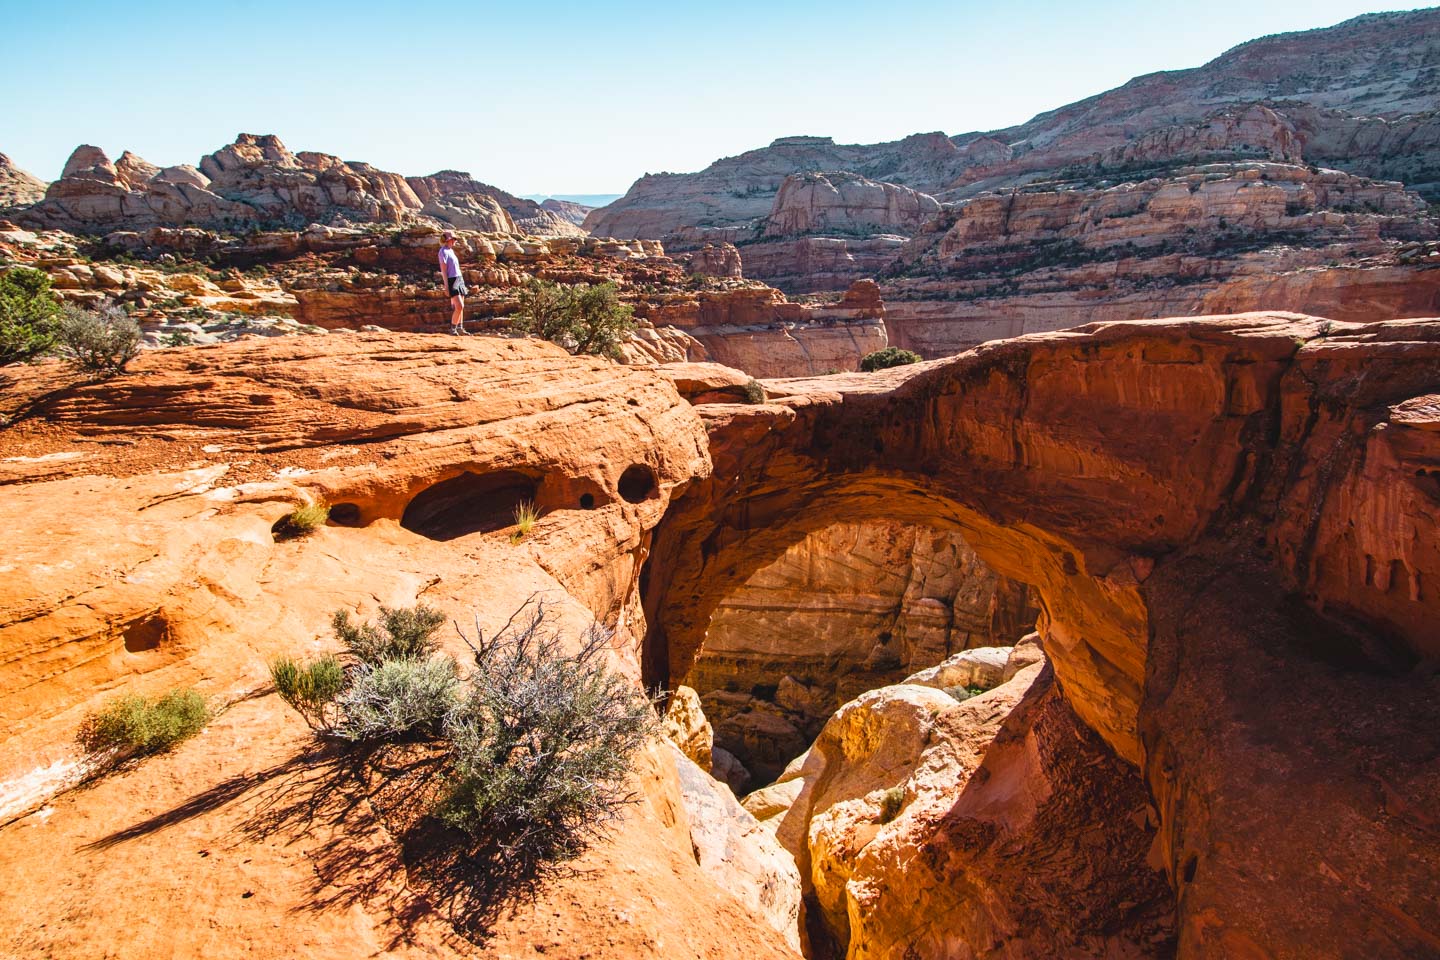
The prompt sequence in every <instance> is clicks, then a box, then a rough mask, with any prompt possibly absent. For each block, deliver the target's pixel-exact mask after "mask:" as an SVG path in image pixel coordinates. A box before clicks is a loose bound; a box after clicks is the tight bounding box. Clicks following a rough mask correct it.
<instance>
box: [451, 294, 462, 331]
mask: <svg viewBox="0 0 1440 960" xmlns="http://www.w3.org/2000/svg"><path fill="white" fill-rule="evenodd" d="M450 302H451V304H453V305H454V307H455V309H454V310H453V311H451V313H450V329H451V330H463V329H465V326H464V324H465V298H464V297H451V298H450Z"/></svg>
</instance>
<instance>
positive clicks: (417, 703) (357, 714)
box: [331, 656, 458, 742]
mask: <svg viewBox="0 0 1440 960" xmlns="http://www.w3.org/2000/svg"><path fill="white" fill-rule="evenodd" d="M457 686H458V681H457V680H456V679H455V661H454V660H453V659H451V658H450V657H446V656H435V657H428V658H426V659H424V660H408V659H397V660H385V661H382V662H381V663H379V664H378V665H374V666H372V665H371V664H368V663H362V664H360V666H359V667H358V668H357V669H356V670H355V673H354V675H353V676H352V678H351V681H350V684H349V686H347V687H346V688H345V689H344V690H343V691H342V692H341V693H340V695H339V697H338V698H337V699H336V700H335V709H336V711H337V713H338V714H339V716H338V719H336V721H335V723H334V724H333V725H332V727H331V732H332V733H333V734H334V735H335V736H337V737H340V738H341V739H343V740H350V741H355V742H359V741H372V742H373V741H380V740H394V739H398V738H403V737H426V736H428V737H432V738H433V737H434V735H435V734H437V733H438V732H439V731H440V726H441V724H442V723H443V722H444V720H445V717H446V715H447V714H448V713H449V712H450V709H451V707H452V706H453V705H454V702H455V693H456V688H457Z"/></svg>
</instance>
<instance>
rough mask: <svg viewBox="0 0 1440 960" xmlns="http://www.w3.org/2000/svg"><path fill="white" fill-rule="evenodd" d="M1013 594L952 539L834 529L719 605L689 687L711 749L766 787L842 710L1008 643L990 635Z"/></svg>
mask: <svg viewBox="0 0 1440 960" xmlns="http://www.w3.org/2000/svg"><path fill="white" fill-rule="evenodd" d="M1009 588H1010V585H1009V584H1008V583H1002V581H1001V579H1000V578H999V577H997V576H996V575H995V574H994V573H993V572H992V571H991V570H990V569H989V568H988V567H986V566H985V564H984V563H983V562H981V561H980V559H979V558H978V557H976V556H975V554H974V552H973V551H972V550H971V549H970V548H969V547H968V546H967V545H966V544H965V541H964V540H963V539H960V538H958V537H956V536H954V535H953V534H952V533H950V532H948V531H945V532H942V531H937V530H933V529H929V528H926V527H921V526H913V525H909V524H901V523H893V522H889V523H887V522H874V523H869V524H854V523H843V522H842V523H838V524H835V525H834V526H830V527H826V528H825V529H823V530H819V531H816V532H815V533H812V534H810V535H809V536H807V537H806V538H805V539H804V540H802V541H801V542H799V543H797V544H795V545H794V546H792V547H790V548H789V549H788V550H787V551H785V553H784V554H783V555H782V556H781V557H779V558H778V559H776V560H775V561H774V562H773V563H771V564H770V565H769V566H767V567H765V568H764V569H762V570H759V571H757V572H756V573H755V574H754V575H753V576H752V577H750V579H749V580H747V581H746V582H745V583H744V585H743V586H741V587H739V588H738V589H737V590H735V592H734V593H732V594H730V595H729V596H728V597H726V598H725V600H724V602H723V603H721V604H720V605H719V606H718V607H717V608H716V610H715V613H714V616H713V618H712V620H711V621H710V625H709V628H708V629H707V631H706V633H705V640H704V644H703V646H702V648H701V653H700V656H699V657H698V658H697V659H696V661H695V664H694V666H693V667H692V668H691V670H690V672H689V673H688V674H687V683H689V684H690V685H691V686H693V687H694V688H695V689H696V690H697V691H698V692H699V693H700V694H701V697H702V700H703V702H704V708H705V716H706V717H707V718H708V720H709V721H710V723H711V724H712V725H713V726H714V727H715V738H716V743H718V744H719V745H720V746H721V747H723V748H724V749H725V750H726V751H728V752H729V753H730V754H731V755H733V756H734V757H735V758H737V759H738V760H739V761H740V763H741V764H742V765H743V766H744V767H745V768H746V769H747V770H748V772H749V773H750V774H751V775H752V777H753V781H752V782H753V783H754V784H756V785H760V784H764V783H768V782H770V781H771V780H773V779H775V777H776V776H777V775H778V774H779V773H780V771H781V770H782V769H783V768H784V767H785V765H786V764H787V763H789V762H790V760H791V759H792V758H793V757H795V756H797V755H798V754H800V753H801V752H803V751H804V749H805V747H806V745H807V744H809V743H810V742H811V741H812V740H813V739H814V738H815V736H816V734H818V733H819V732H820V727H821V725H822V724H824V722H825V720H826V719H827V718H828V717H829V716H830V714H831V713H833V712H834V711H835V710H836V709H837V708H838V707H839V706H840V705H841V704H843V703H845V702H846V701H848V700H851V699H853V698H855V697H856V696H858V695H860V694H861V693H864V692H865V691H866V690H871V689H874V688H876V687H881V686H885V685H886V684H890V683H895V682H898V681H899V680H900V679H901V678H903V677H905V676H906V675H907V674H911V673H914V672H915V671H917V670H919V669H921V668H924V667H930V666H932V665H934V664H937V663H939V662H940V661H942V660H944V659H946V658H947V657H948V656H950V655H951V654H952V653H955V652H956V651H959V650H964V649H966V648H968V647H972V646H984V645H986V644H991V643H994V642H996V641H997V639H998V640H999V642H1007V641H1008V642H1014V641H1015V640H1018V639H1019V637H1018V636H1013V637H1008V638H996V637H994V636H993V634H992V632H991V630H992V615H993V613H994V610H995V607H996V605H997V602H999V601H1001V598H1000V597H999V596H997V595H998V594H1000V593H1001V592H1002V591H1005V590H1007V589H1009ZM1019 591H1020V594H1021V597H1022V598H1023V596H1024V587H1023V586H1022V587H1020V588H1019ZM1022 602H1023V599H1022Z"/></svg>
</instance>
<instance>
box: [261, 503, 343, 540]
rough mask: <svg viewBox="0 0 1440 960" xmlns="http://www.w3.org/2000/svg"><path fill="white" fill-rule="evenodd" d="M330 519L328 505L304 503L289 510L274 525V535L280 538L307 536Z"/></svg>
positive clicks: (291, 538)
mask: <svg viewBox="0 0 1440 960" xmlns="http://www.w3.org/2000/svg"><path fill="white" fill-rule="evenodd" d="M329 519H330V507H329V505H328V504H324V503H304V504H301V505H300V506H298V507H296V508H295V509H294V510H291V511H290V512H289V513H287V514H286V515H285V516H284V517H282V518H281V519H280V522H278V523H276V524H275V526H274V528H273V529H274V531H275V536H276V537H278V538H279V539H281V540H293V539H295V538H296V537H307V536H309V535H310V534H312V533H314V532H315V531H316V530H319V529H320V528H321V527H323V526H325V521H327V520H329Z"/></svg>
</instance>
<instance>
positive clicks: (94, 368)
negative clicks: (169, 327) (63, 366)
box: [55, 303, 141, 375]
mask: <svg viewBox="0 0 1440 960" xmlns="http://www.w3.org/2000/svg"><path fill="white" fill-rule="evenodd" d="M55 336H56V341H57V346H58V348H59V353H60V355H61V356H62V357H64V358H65V359H66V360H68V361H69V362H70V363H72V364H74V365H75V366H76V367H79V368H80V369H81V370H84V371H85V372H86V373H93V374H100V375H104V374H114V373H119V372H121V371H122V370H124V369H125V365H126V364H128V363H129V362H130V361H131V360H133V359H135V355H136V354H138V353H139V352H140V337H141V334H140V325H139V324H138V323H136V322H135V321H134V320H131V319H130V318H129V317H128V316H126V315H125V311H124V310H121V309H120V308H119V307H115V306H108V307H101V308H100V309H99V310H86V309H84V308H83V307H77V306H75V305H74V304H70V303H67V304H66V305H65V308H64V310H63V311H62V313H61V316H60V321H59V323H58V325H57V326H56V331H55Z"/></svg>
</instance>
